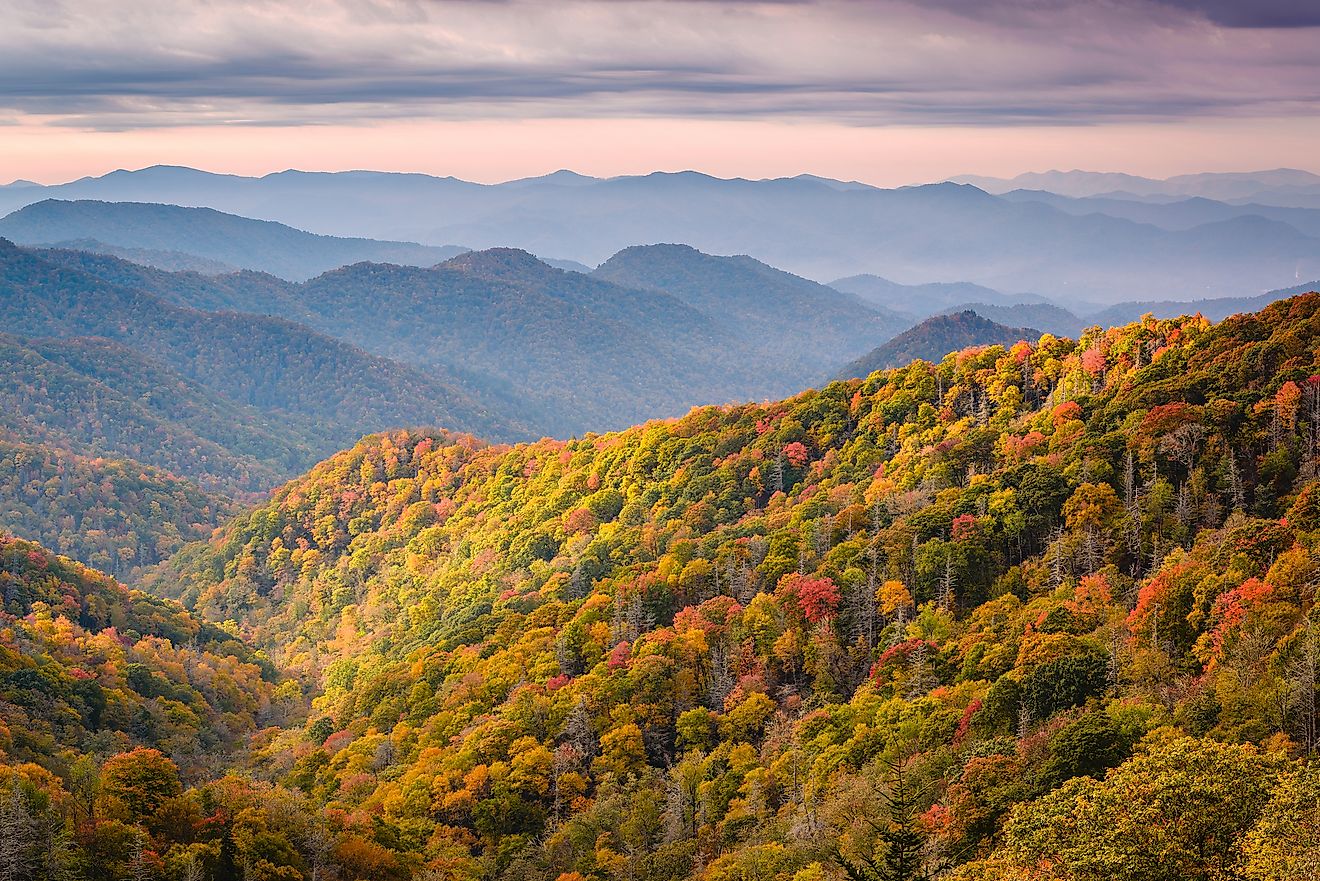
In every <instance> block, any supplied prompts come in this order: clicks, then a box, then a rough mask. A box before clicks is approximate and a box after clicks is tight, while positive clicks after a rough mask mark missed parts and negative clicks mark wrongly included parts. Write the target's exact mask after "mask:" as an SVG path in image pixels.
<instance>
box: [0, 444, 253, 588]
mask: <svg viewBox="0 0 1320 881" xmlns="http://www.w3.org/2000/svg"><path fill="white" fill-rule="evenodd" d="M232 512H233V505H232V504H230V503H228V502H227V501H226V500H224V499H223V498H221V497H217V496H215V495H213V494H208V493H206V492H204V491H202V490H201V489H199V488H198V487H197V486H196V485H195V484H193V483H192V482H190V481H188V480H184V479H182V478H179V477H176V476H174V475H173V474H170V473H169V472H168V471H162V470H160V469H157V468H152V467H150V466H146V465H143V464H141V463H140V462H134V461H132V460H129V459H114V458H103V457H86V456H79V455H77V454H76V453H71V452H68V451H66V450H62V449H60V448H58V447H52V446H43V445H40V444H32V443H21V442H17V441H13V440H10V439H8V438H6V437H5V436H4V435H3V434H0V530H4V531H6V532H10V533H13V534H15V535H18V536H20V537H23V538H29V539H33V540H35V541H38V542H40V543H41V544H43V545H45V546H46V547H48V548H50V549H51V550H53V551H55V552H56V553H60V554H64V555H66V556H69V557H73V558H74V559H77V560H84V561H86V562H87V563H88V564H89V565H91V566H93V567H95V568H96V569H98V570H100V571H102V572H107V573H110V574H112V575H116V576H118V577H121V578H123V577H132V576H133V575H134V574H135V573H136V571H137V570H138V569H139V568H140V567H142V566H150V565H152V564H154V563H159V562H160V561H161V560H162V559H163V558H165V557H167V556H169V555H171V554H172V553H174V552H175V551H177V550H178V549H179V547H180V546H181V545H183V544H184V543H185V542H190V541H198V540H200V539H204V538H206V537H208V536H209V535H210V534H211V530H213V529H214V528H215V527H216V526H218V525H219V524H220V522H221V521H222V520H227V519H228V518H229V516H230V515H231V514H232Z"/></svg>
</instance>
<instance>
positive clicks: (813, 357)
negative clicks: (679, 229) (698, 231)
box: [592, 245, 902, 381]
mask: <svg viewBox="0 0 1320 881" xmlns="http://www.w3.org/2000/svg"><path fill="white" fill-rule="evenodd" d="M592 275H593V277H595V278H601V279H605V280H607V281H612V282H615V283H616V284H621V285H626V286H629V287H635V288H649V289H653V290H661V291H665V292H667V293H669V294H672V295H673V296H675V297H677V298H679V299H680V300H682V301H683V302H684V303H687V304H688V305H689V306H692V307H693V308H695V309H699V310H701V311H702V312H704V313H706V314H707V315H709V316H711V321H712V322H714V323H715V324H716V326H718V327H720V328H721V329H723V330H724V331H725V332H726V333H728V334H730V335H735V336H737V337H740V338H742V339H744V340H746V341H748V342H749V343H751V342H753V341H759V342H761V343H764V342H765V341H773V345H774V346H775V348H776V350H777V351H776V353H775V354H776V356H777V357H779V358H780V359H781V360H785V361H790V362H796V363H798V364H801V366H802V367H803V368H805V369H807V370H812V369H816V370H823V369H825V367H824V366H823V365H826V364H828V363H829V362H830V361H831V360H833V361H834V362H835V363H837V361H838V357H839V355H840V354H844V355H846V354H847V353H849V352H851V351H858V352H859V351H863V350H864V348H865V346H866V345H867V344H868V343H870V342H871V341H874V340H875V339H876V338H887V337H888V336H890V335H892V334H893V333H894V332H896V331H897V329H898V327H899V326H901V324H902V319H900V318H899V317H898V316H897V315H895V314H894V313H892V312H890V311H888V310H886V309H883V308H881V307H869V306H867V305H865V304H864V303H862V301H861V300H860V299H858V298H857V297H856V296H854V295H852V294H846V293H844V292H842V291H837V290H835V289H834V288H830V287H826V286H825V285H821V284H817V283H816V282H813V281H808V280H807V279H805V278H799V277H798V276H795V275H792V274H790V273H787V272H783V271H781V270H778V269H775V268H774V267H771V266H767V265H766V264H764V263H760V262H758V261H756V260H753V259H751V258H750V257H716V256H712V255H710V254H703V253H701V252H700V251H698V250H696V249H694V248H690V247H688V246H686V245H648V246H639V247H633V248H627V249H625V250H623V251H620V252H619V253H618V254H615V255H614V256H613V257H611V258H610V259H609V260H607V261H606V262H604V263H602V264H601V265H600V266H599V267H598V268H597V269H596V271H595V272H594V273H592ZM785 356H787V357H785ZM808 381H809V380H808Z"/></svg>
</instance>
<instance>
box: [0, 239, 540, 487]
mask: <svg viewBox="0 0 1320 881" xmlns="http://www.w3.org/2000/svg"><path fill="white" fill-rule="evenodd" d="M195 278H199V277H195ZM0 323H2V325H3V327H4V328H5V330H6V331H7V332H8V333H12V334H21V335H23V336H27V337H55V338H61V339H67V338H72V337H91V336H96V337H105V338H107V339H110V340H113V341H114V342H115V343H116V344H118V345H117V347H116V348H119V349H128V350H131V352H133V353H135V354H136V355H137V357H138V358H139V359H141V358H142V356H145V357H146V359H148V360H150V361H152V362H155V364H156V365H159V366H161V367H164V368H167V369H168V371H169V372H171V373H173V374H175V375H176V376H180V377H182V378H183V379H184V380H186V381H187V384H189V385H192V386H199V387H201V388H203V389H206V390H207V391H208V392H209V393H210V394H211V396H213V397H218V398H221V399H223V400H225V401H226V402H228V403H229V404H230V405H236V406H239V407H246V408H251V409H253V410H255V411H257V413H258V416H257V417H256V418H255V419H246V420H241V422H240V424H242V425H248V424H251V423H255V424H257V425H260V426H263V427H266V426H269V425H270V424H271V422H272V420H273V421H274V422H276V423H278V424H279V425H280V426H281V433H283V434H285V435H287V436H288V437H289V438H290V440H291V441H292V442H294V443H299V442H301V443H303V444H306V445H308V446H310V447H312V448H313V449H317V450H319V451H328V450H333V449H334V448H335V447H337V446H341V445H343V444H346V443H351V442H352V441H353V440H355V439H356V438H357V437H360V436H361V435H362V434H363V433H364V432H365V431H366V430H368V429H369V428H371V427H375V426H380V425H445V426H448V427H458V428H464V429H468V430H473V431H480V432H482V433H483V434H486V435H489V436H493V437H500V438H510V437H516V436H525V434H526V433H527V429H526V428H523V427H522V426H520V425H519V423H518V422H517V419H516V416H515V415H514V414H513V408H512V407H509V406H500V408H499V409H500V410H501V412H500V413H494V412H492V408H493V407H495V406H496V405H499V404H500V403H501V402H502V400H503V399H502V398H501V397H500V396H499V394H498V393H497V392H490V393H486V392H482V391H479V390H477V388H476V387H475V386H474V385H472V384H470V383H468V382H467V381H466V380H465V379H463V378H461V377H459V376H457V375H455V374H454V373H453V372H450V371H446V370H443V369H441V368H438V367H437V368H432V369H429V370H428V371H427V372H426V373H422V372H421V371H418V370H413V369H410V368H409V367H407V366H405V365H402V364H399V363H397V362H393V361H389V360H387V359H384V358H380V357H373V356H371V355H368V354H366V353H365V352H363V351H361V350H360V349H357V348H354V347H353V346H350V345H348V344H346V343H344V342H342V341H340V340H335V339H331V338H329V337H326V336H323V335H321V334H318V333H315V332H314V331H312V330H309V329H308V328H306V327H304V326H301V325H298V324H294V323H292V322H289V321H286V320H282V319H278V318H274V317H269V316H261V315H251V314H238V313H234V312H204V311H198V310H194V309H190V308H183V307H180V306H175V305H171V304H170V303H168V302H166V301H164V300H162V299H160V298H158V297H156V296H155V295H153V294H152V293H150V292H148V291H147V290H144V289H142V288H141V287H133V286H124V285H120V284H116V283H113V282H107V281H104V280H102V279H101V278H100V277H98V276H97V275H93V274H90V273H88V272H84V271H81V270H80V269H74V268H68V267H66V266H63V265H59V264H57V263H54V262H51V261H49V260H46V259H44V258H43V257H42V256H41V252H34V251H29V250H25V249H22V248H18V247H15V246H14V245H11V244H9V243H8V242H5V241H3V240H0ZM61 348H62V347H61ZM112 360H113V361H114V362H115V363H113V364H112V365H111V368H110V369H111V370H112V371H114V372H115V375H116V377H117V378H116V380H115V382H118V381H119V380H121V379H122V380H123V381H125V382H130V383H132V382H135V381H136V380H135V378H134V376H133V372H132V371H127V370H124V371H121V370H120V369H119V367H120V365H121V364H122V359H112ZM92 374H93V377H94V378H96V379H98V380H101V379H103V378H104V377H103V376H102V374H101V365H100V364H99V363H98V364H97V365H96V367H95V369H93V370H92ZM177 385H178V383H177V382H170V383H165V384H164V385H163V386H161V387H160V388H158V389H153V392H155V394H156V395H164V396H166V397H168V396H169V395H170V393H171V392H170V390H171V389H173V388H175V387H177ZM231 430H237V431H242V430H245V429H231ZM305 462H306V460H304V463H305ZM299 467H305V464H302V465H300V466H299ZM285 473H288V472H285Z"/></svg>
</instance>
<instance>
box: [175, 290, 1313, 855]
mask: <svg viewBox="0 0 1320 881" xmlns="http://www.w3.org/2000/svg"><path fill="white" fill-rule="evenodd" d="M1318 311H1320V295H1314V294H1312V295H1306V296H1300V297H1296V298H1293V299H1291V300H1287V301H1283V302H1280V303H1276V304H1274V305H1272V306H1270V307H1269V308H1267V309H1266V310H1264V311H1263V312H1261V313H1259V314H1256V315H1247V316H1240V317H1237V318H1232V319H1229V320H1227V321H1225V322H1224V323H1222V324H1220V325H1216V326H1210V325H1209V324H1208V323H1207V322H1205V321H1203V320H1201V319H1199V318H1183V319H1177V320H1167V321H1156V320H1153V319H1152V320H1148V321H1144V322H1141V323H1138V324H1135V325H1131V326H1128V327H1125V328H1119V329H1115V330H1109V331H1104V332H1099V331H1096V332H1091V333H1088V334H1086V335H1084V336H1083V338H1082V339H1081V340H1080V341H1078V342H1072V341H1069V340H1064V339H1056V338H1053V337H1049V336H1046V337H1044V338H1042V339H1040V340H1039V341H1038V342H1037V343H1035V344H1019V345H1015V346H1013V347H1012V348H1011V349H1004V348H1002V347H990V348H984V349H979V350H968V351H964V352H961V353H957V354H954V355H950V356H949V357H947V358H945V359H944V360H943V361H942V362H941V363H940V364H938V365H932V364H929V363H925V362H916V363H913V364H911V365H909V366H907V367H905V368H901V369H898V370H892V371H887V372H881V373H876V374H872V375H871V376H870V377H868V378H867V379H865V380H854V381H850V382H846V383H834V384H832V385H830V386H827V387H826V388H824V389H822V390H820V391H810V392H805V393H803V394H801V395H799V396H797V397H795V398H791V399H789V400H786V401H782V402H778V403H773V404H765V405H743V406H736V407H720V408H714V407H712V408H702V409H698V410H695V411H693V412H692V413H691V414H689V415H688V416H686V417H684V418H682V419H679V420H675V421H668V422H654V423H649V424H646V425H643V426H639V427H637V428H634V429H630V430H627V431H624V432H619V433H613V434H605V435H588V436H585V437H582V438H579V439H575V440H570V441H552V440H544V441H540V442H538V443H535V444H527V445H518V446H513V447H499V446H487V445H484V444H481V443H479V442H476V441H472V440H470V439H465V438H462V437H459V436H449V435H435V434H425V433H421V434H419V433H391V434H386V435H380V436H376V437H373V438H369V439H367V440H365V441H363V442H362V443H361V444H359V445H358V446H357V447H355V448H354V449H352V450H348V451H346V452H344V453H342V454H340V455H338V456H335V457H333V458H331V459H330V460H328V461H327V462H325V463H323V464H322V465H320V466H318V467H317V468H315V469H314V470H313V471H312V472H311V473H310V474H309V475H308V476H307V477H306V478H304V479H302V480H299V481H295V482H294V483H292V484H290V485H289V486H287V487H285V488H284V489H282V490H280V491H279V492H278V493H277V494H276V495H275V496H274V498H273V500H272V502H271V503H270V504H269V505H266V506H263V507H261V508H259V509H257V510H256V511H255V512H253V513H251V514H250V515H247V516H244V517H242V518H240V519H238V520H237V521H235V522H234V523H233V524H232V525H231V526H230V527H228V528H227V529H226V530H224V531H223V532H222V533H220V534H218V536H217V538H216V539H215V540H214V541H212V542H211V543H209V544H206V545H198V546H193V547H190V548H188V549H186V550H185V551H183V552H181V553H180V555H178V556H177V557H176V558H175V560H174V561H173V562H172V563H171V564H170V565H169V566H168V567H165V568H164V569H162V570H160V571H159V572H157V573H156V574H155V576H154V579H153V581H152V585H153V587H154V588H155V589H156V590H159V591H170V592H173V593H174V594H175V595H177V596H180V597H182V598H183V599H184V601H185V603H186V604H187V605H189V606H190V607H192V608H194V609H195V610H196V611H197V612H198V613H199V614H201V615H202V616H203V617H205V618H208V619H211V620H216V621H222V622H232V626H234V627H236V628H237V629H238V632H240V633H242V634H243V635H245V636H247V637H248V638H250V639H251V640H253V641H254V644H255V645H257V646H259V647H261V648H262V649H263V650H264V651H266V652H268V653H270V656H271V659H272V661H273V662H274V663H275V664H276V665H277V666H278V667H279V668H280V669H281V670H283V671H285V672H286V674H287V675H289V676H292V677H297V678H298V679H300V680H301V681H302V682H304V683H306V684H307V686H308V687H309V688H310V689H312V690H313V691H314V692H315V694H316V696H315V697H314V699H313V701H312V705H311V710H310V714H309V717H308V719H309V721H308V723H307V724H306V725H305V727H303V728H300V729H295V728H289V729H286V730H285V731H283V732H282V733H280V734H278V735H274V736H271V737H269V738H266V739H264V740H263V741H262V743H261V744H260V745H259V747H258V748H257V749H256V750H255V751H254V753H253V761H254V763H255V764H254V766H253V767H254V773H255V774H257V776H258V777H259V778H261V779H266V780H271V781H274V782H276V783H278V784H279V785H281V786H283V787H285V788H288V789H293V790H297V791H299V792H301V793H304V794H305V796H306V797H307V799H309V800H310V803H314V804H318V805H324V806H325V808H324V809H325V811H326V813H325V814H324V816H325V817H329V818H333V823H334V824H340V825H338V826H336V827H335V828H337V829H339V830H352V832H351V835H353V836H357V837H359V838H361V839H362V840H363V841H366V842H369V843H370V844H371V845H372V846H373V847H376V848H380V850H379V851H375V852H374V853H376V855H377V856H379V857H380V858H381V863H380V864H379V866H377V867H376V868H375V869H373V872H375V874H371V875H361V874H359V875H353V874H352V872H353V871H358V872H361V871H362V870H360V869H349V868H345V869H344V871H345V872H347V873H348V874H347V877H389V876H390V873H394V874H395V875H397V876H399V877H404V876H406V875H408V874H409V873H410V872H413V871H414V870H415V869H416V868H417V867H421V866H426V867H428V870H429V871H431V872H433V873H435V875H434V877H446V878H448V877H454V878H465V877H518V878H544V879H551V881H553V879H577V878H578V877H579V876H581V877H586V878H600V879H606V878H629V879H633V878H685V877H700V878H704V879H771V878H773V879H799V881H806V879H813V878H839V877H849V878H853V879H888V878H920V877H930V876H936V875H942V874H950V875H951V876H955V877H959V878H996V879H1001V878H1023V879H1025V878H1032V879H1070V881H1072V879H1097V881H1098V879H1101V878H1105V879H1108V878H1113V877H1126V878H1150V879H1170V881H1172V879H1188V878H1194V879H1212V878H1213V879H1220V878H1253V879H1254V878H1277V879H1284V878H1297V877H1306V874H1305V873H1306V872H1308V871H1312V869H1311V868H1308V866H1309V865H1310V864H1309V863H1308V862H1307V860H1313V857H1314V854H1315V853H1316V852H1317V836H1318V835H1320V828H1317V823H1316V821H1315V813H1314V805H1315V803H1316V799H1317V797H1318V789H1317V787H1320V779H1318V778H1317V775H1316V773H1315V771H1314V769H1313V767H1312V766H1311V765H1310V764H1309V760H1310V757H1311V756H1312V754H1313V751H1314V749H1315V746H1316V742H1317V736H1316V723H1317V717H1316V685H1317V679H1316V672H1317V664H1318V663H1320V632H1317V629H1316V626H1315V617H1316V614H1317V613H1316V612H1315V608H1314V607H1315V603H1314V599H1315V583H1316V562H1317V561H1316V558H1315V550H1314V549H1315V547H1316V540H1317V538H1318V537H1320V488H1317V487H1316V485H1315V478H1316V475H1317V471H1316V463H1317V459H1316V453H1317V439H1318V438H1320V378H1316V377H1317V374H1320V369H1317V364H1316V358H1317V345H1316V344H1317V341H1320V314H1318ZM227 626H230V625H227ZM332 825H333V824H332ZM339 834H350V833H348V832H345V831H341V832H340V833H339ZM152 846H153V847H154V848H157V849H158V851H161V850H168V847H169V846H170V840H169V839H167V838H164V839H159V838H158V839H154V840H153V842H152ZM355 846H356V845H355ZM283 858H284V859H285V862H284V863H283V865H285V866H286V867H288V868H289V870H290V875H289V877H296V875H294V874H292V873H298V875H301V876H302V877H310V873H311V868H310V866H311V863H310V862H309V859H310V857H309V853H308V852H307V851H306V850H299V851H298V853H297V854H292V853H290V854H287V855H286V856H285V857H283ZM269 862H271V864H272V865H281V864H280V863H279V862H278V861H277V860H269ZM387 866H388V869H387V868H385V867H387Z"/></svg>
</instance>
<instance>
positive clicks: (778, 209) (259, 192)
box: [0, 167, 1320, 307]
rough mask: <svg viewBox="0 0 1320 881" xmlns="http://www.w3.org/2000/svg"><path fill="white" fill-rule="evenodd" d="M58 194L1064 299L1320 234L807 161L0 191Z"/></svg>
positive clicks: (421, 238) (1281, 249)
mask: <svg viewBox="0 0 1320 881" xmlns="http://www.w3.org/2000/svg"><path fill="white" fill-rule="evenodd" d="M1027 183H1028V184H1031V183H1039V182H1037V181H1029V182H1027ZM1266 183H1269V181H1266ZM1023 185H1024V184H1023V183H1015V184H1014V185H1013V186H1012V187H1010V188H1021V187H1022V186H1023ZM1261 185H1262V186H1263V185H1264V184H1261ZM1289 185H1290V186H1300V187H1301V189H1299V190H1298V192H1304V190H1305V187H1304V186H1302V185H1301V184H1297V185H1292V184H1289ZM1111 188H1112V187H1111ZM52 197H55V198H61V199H70V198H74V199H113V200H132V201H152V202H170V203H174V204H180V205H205V206H208V207H212V208H215V209H217V210H220V211H225V212H231V213H234V214H239V215H242V216H245V217H258V218H262V219H267V220H273V221H279V222H281V223H285V224H290V225H292V226H295V227H298V228H300V229H307V230H311V231H313V232H316V233H319V234H326V235H336V236H368V237H371V238H374V239H387V240H391V241H416V242H423V243H429V244H433V245H447V244H449V243H453V242H460V243H462V244H464V245H466V246H470V247H474V248H490V247H501V246H513V247H519V248H522V249H525V250H527V251H530V252H532V253H536V254H552V255H554V256H555V257H556V258H557V259H569V260H574V261H578V262H581V263H584V264H587V265H596V264H598V263H600V262H601V261H603V260H606V259H608V258H609V257H610V256H611V255H612V254H614V253H617V252H618V251H620V250H622V249H624V248H626V247H629V246H632V245H637V244H639V243H650V242H682V243H686V244H689V245H692V246H693V247H696V248H698V249H700V250H702V251H705V252H708V253H718V254H748V255H750V256H751V257H753V258H755V259H758V260H761V261H764V262H767V263H770V264H772V265H775V266H779V267H782V268H784V269H786V270H788V271H790V272H793V273H796V274H798V275H802V276H805V277H809V278H815V279H832V278H842V277H846V276H853V275H858V274H863V273H873V274H877V275H880V276H883V277H884V278H887V279H892V280H893V281H896V282H899V283H902V284H923V283H928V282H943V281H955V280H956V281H962V282H970V283H973V284H977V285H982V286H985V287H989V288H993V289H995V290H1000V291H1032V292H1035V293H1038V294H1040V295H1042V296H1045V297H1048V298H1049V299H1051V300H1053V301H1055V302H1057V303H1059V304H1060V305H1063V306H1065V307H1072V306H1074V305H1076V304H1078V303H1080V302H1083V301H1095V302H1100V303H1113V302H1118V301H1122V300H1127V299H1157V298H1185V299H1193V298H1204V297H1211V296H1229V295H1241V294H1242V293H1243V292H1247V293H1252V292H1263V291H1265V290H1268V289H1271V288H1276V287H1279V286H1280V285H1283V284H1287V283H1290V282H1292V281H1294V280H1295V279H1296V278H1297V277H1298V276H1299V275H1300V277H1303V278H1309V277H1314V276H1316V275H1320V238H1317V237H1315V236H1309V235H1305V234H1303V233H1302V232H1300V231H1298V230H1297V229H1296V228H1294V227H1292V226H1289V225H1287V224H1286V223H1284V222H1282V221H1275V223H1274V225H1270V224H1265V225H1260V224H1253V223H1251V222H1246V221H1245V220H1244V218H1241V217H1232V218H1225V219H1223V220H1221V221H1217V222H1215V223H1208V224H1199V225H1196V226H1193V227H1191V228H1186V229H1161V228H1159V227H1157V226H1153V225H1151V224H1149V223H1144V222H1136V221H1134V220H1131V219H1127V218H1123V217H1111V216H1107V215H1104V214H1085V215H1081V216H1078V215H1076V214H1073V213H1070V212H1069V211H1065V210H1061V209H1060V208H1058V207H1055V206H1052V205H1047V204H1043V203H1041V202H1039V201H1026V202H1022V201H1016V200H1014V199H1008V198H999V197H996V196H992V195H990V194H989V193H986V192H984V191H982V190H979V189H977V188H975V187H972V186H966V185H959V184H955V183H943V184H934V185H929V186H921V187H903V188H898V189H879V188H875V187H868V186H866V185H864V184H856V183H844V182H839V181H828V180H825V179H821V178H813V177H809V176H803V177H797V178H783V179H777V180H758V181H752V180H742V179H733V180H723V179H719V178H714V177H710V176H708V175H703V174H697V173H694V172H680V173H656V174H650V175H644V176H636V177H619V178H610V179H595V178H588V177H585V176H582V175H575V174H572V173H568V172H560V173H556V174H553V175H548V176H545V177H541V178H529V179H524V180H519V181H511V182H509V183H504V184H496V185H484V184H474V183H469V182H466V181H461V180H457V179H455V178H444V177H431V176H427V175H418V174H389V173H381V172H343V173H307V172H298V171H287V172H281V173H278V174H272V175H267V176H265V177H261V178H246V177H239V176H234V175H215V174H209V173H206V172H199V171H195V170H192V169H186V168H170V167H154V168H148V169H143V170H141V171H120V172H114V173H111V174H109V175H105V176H103V177H99V178H84V179H82V180H79V181H74V182H72V183H69V184H63V185H59V186H54V187H37V188H32V187H20V188H16V189H14V188H10V189H6V190H3V191H0V209H2V208H3V207H4V206H13V207H18V206H20V205H23V204H26V203H30V202H36V201H40V200H41V199H46V198H52ZM1183 198H1185V197H1183ZM1224 224H1227V226H1226V227H1225V226H1224ZM78 237H83V236H82V235H72V234H66V235H60V236H58V237H53V238H50V239H48V240H52V241H58V240H66V239H70V238H78ZM90 237H92V238H97V239H98V240H101V241H107V239H106V238H105V237H104V236H100V235H90ZM109 242H110V243H111V244H120V243H119V242H117V241H114V240H109ZM133 246H135V247H146V246H147V245H145V244H136V243H134V244H133ZM170 250H185V251H187V250H188V249H187V248H170ZM204 256H210V257H213V258H214V259H221V260H224V261H225V262H232V260H230V259H228V257H227V256H226V255H222V254H214V253H208V254H206V255H204ZM369 259H373V260H376V259H384V258H382V257H379V256H373V257H370V258H369ZM393 262H399V260H398V259H394V261H393ZM240 265H241V264H240ZM305 274H312V273H311V272H310V271H309V272H306V273H305ZM964 299H965V298H964ZM974 299H984V297H977V298H974Z"/></svg>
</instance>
